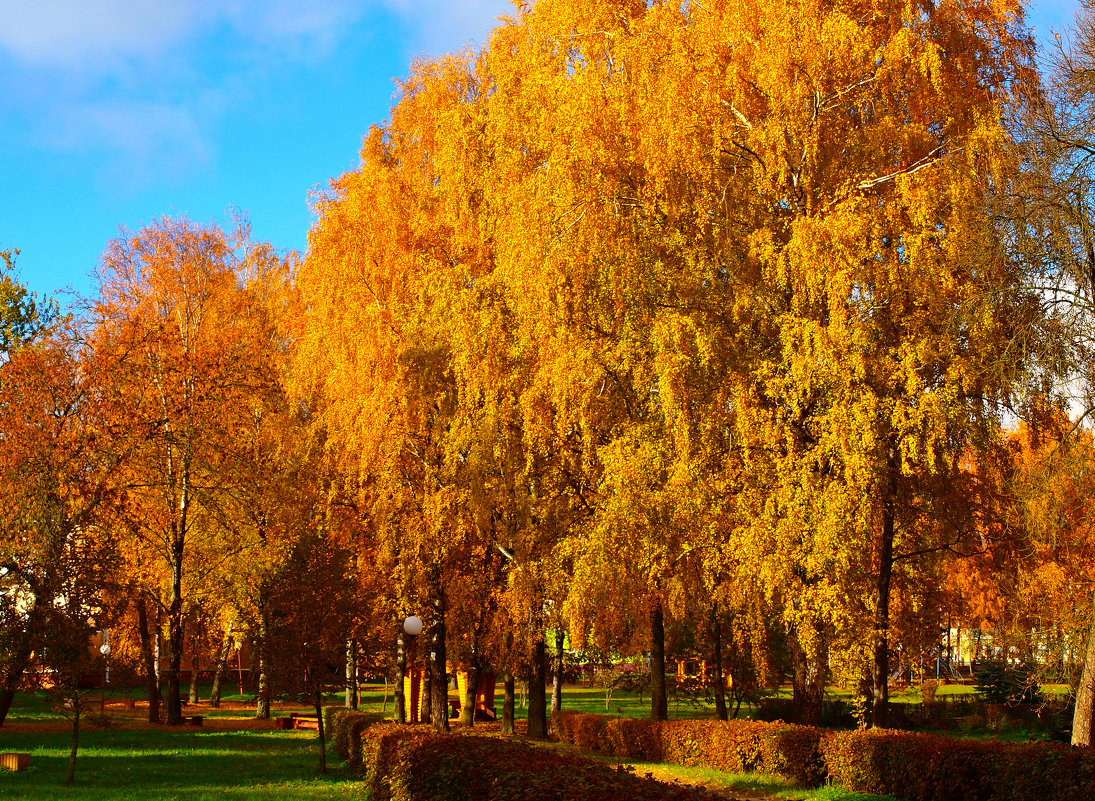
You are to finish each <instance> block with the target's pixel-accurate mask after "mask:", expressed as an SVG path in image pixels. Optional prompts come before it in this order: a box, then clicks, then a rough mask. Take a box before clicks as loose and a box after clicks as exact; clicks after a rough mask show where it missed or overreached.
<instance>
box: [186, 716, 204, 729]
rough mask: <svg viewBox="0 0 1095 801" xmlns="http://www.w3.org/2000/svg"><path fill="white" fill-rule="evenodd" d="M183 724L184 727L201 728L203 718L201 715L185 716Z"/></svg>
mask: <svg viewBox="0 0 1095 801" xmlns="http://www.w3.org/2000/svg"><path fill="white" fill-rule="evenodd" d="M182 722H183V725H184V726H201V725H202V716H201V715H183V719H182Z"/></svg>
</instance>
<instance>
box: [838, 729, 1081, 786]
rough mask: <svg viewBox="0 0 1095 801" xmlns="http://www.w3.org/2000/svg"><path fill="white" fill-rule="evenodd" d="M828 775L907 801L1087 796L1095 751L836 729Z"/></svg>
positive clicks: (1046, 744)
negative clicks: (837, 730) (839, 730)
mask: <svg viewBox="0 0 1095 801" xmlns="http://www.w3.org/2000/svg"><path fill="white" fill-rule="evenodd" d="M822 756H823V758H824V761H825V765H826V767H827V768H828V773H829V778H830V779H831V780H832V781H833V782H834V783H835V784H839V785H840V786H841V787H843V788H844V789H846V790H851V791H857V792H866V793H877V794H889V795H893V796H896V797H897V798H903V799H907V801H998V800H999V801H1090V800H1091V799H1092V798H1095V753H1093V752H1092V750H1091V749H1086V748H1085V749H1081V748H1072V747H1070V746H1067V745H1061V744H1058V743H1022V744H1018V743H1002V742H999V741H996V740H959V739H954V738H950V737H941V736H938V735H931V734H910V733H906V732H896V731H848V732H833V733H831V734H829V735H828V736H827V737H826V738H825V740H824V741H823V743H822Z"/></svg>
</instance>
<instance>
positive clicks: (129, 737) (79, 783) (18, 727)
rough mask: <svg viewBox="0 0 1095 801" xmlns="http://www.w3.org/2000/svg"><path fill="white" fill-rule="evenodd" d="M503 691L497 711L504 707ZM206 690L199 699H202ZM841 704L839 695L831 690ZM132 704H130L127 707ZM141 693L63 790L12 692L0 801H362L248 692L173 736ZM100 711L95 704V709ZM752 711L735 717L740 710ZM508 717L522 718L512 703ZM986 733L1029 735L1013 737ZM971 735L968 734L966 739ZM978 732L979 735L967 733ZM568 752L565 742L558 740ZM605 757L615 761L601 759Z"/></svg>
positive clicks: (56, 760) (90, 732) (377, 694)
mask: <svg viewBox="0 0 1095 801" xmlns="http://www.w3.org/2000/svg"><path fill="white" fill-rule="evenodd" d="M390 690H391V688H390V687H389V688H388V693H387V697H386V698H385V691H384V687H383V685H367V686H366V687H365V688H364V691H363V694H362V706H363V708H364V709H366V710H368V711H375V712H386V713H387V714H389V715H390V714H391V713H392V708H393V702H392V697H391V692H390ZM500 690H501V688H499V694H498V696H497V697H496V708H498V709H499V711H500V709H501V702H502V699H501V692H500ZM970 692H972V688H971V687H969V686H966V685H944V686H943V687H940V693H941V694H948V695H950V694H958V693H961V694H965V693H970ZM207 693H208V688H202V694H201V697H203V698H204V697H207ZM834 695H837V696H839V691H838V692H837V693H834ZM127 698H129V699H133V700H134V701H136V702H137V703H136V707H135V708H132V709H130V708H128V707H127V705H126V704H125V703H124V701H125V699H127ZM142 698H143V691H142V690H141V689H133V690H126V691H121V690H117V689H114V690H111V692H110V693H109V694H108V695H107V696H106V705H105V716H104V720H103V723H104V724H105V725H100V726H86V727H85V728H84V729H83V731H82V733H81V740H80V755H79V759H78V762H77V769H76V785H75V786H73V787H65V786H64V785H63V784H62V783H61V782H62V779H63V777H64V774H65V768H66V765H67V760H68V753H69V747H70V736H71V734H70V732H71V730H70V728H69V723H68V722H67V721H66V720H65V719H64V718H62V717H60V716H59V715H57V714H56V713H55V712H53V711H52V710H51V709H50V707H49V704H48V701H47V699H46V696H45V694H43V693H36V694H32V695H20V696H18V699H17V701H16V704H15V706H14V707H13V710H12V713H11V714H10V715H9V717H8V722H7V723H6V724H5V726H4V727H2V728H0V752H4V751H22V752H29V753H30V754H31V767H30V769H29V770H27V771H23V772H20V773H10V772H8V771H3V770H0V799H8V798H12V799H17V798H27V799H32V798H33V799H39V798H50V799H59V800H61V801H69V800H70V799H71V800H72V801H85V800H90V799H95V800H96V801H99V800H100V799H101V800H102V801H121V800H122V799H163V801H167V799H180V801H200V800H204V799H218V800H220V799H224V798H228V799H231V798H247V799H266V798H270V799H273V798H278V799H290V800H292V799H321V798H322V799H324V800H325V801H328V800H330V801H337V800H338V799H342V798H345V799H349V798H355V799H362V798H364V789H363V787H362V784H361V782H360V781H358V780H357V779H356V778H355V777H353V776H352V775H350V774H348V773H347V772H346V771H345V770H344V769H343V768H342V766H341V765H340V764H339V760H338V758H337V757H335V756H334V755H333V754H330V753H329V755H328V761H329V763H331V764H330V767H329V773H328V774H327V775H326V776H319V775H318V774H317V773H316V764H317V755H316V750H315V746H316V744H315V734H314V733H313V732H293V731H278V730H275V729H274V728H273V723H272V722H271V721H255V720H254V718H253V715H254V707H253V700H252V698H251V697H250V696H249V695H246V694H243V695H241V694H239V693H238V692H237V693H231V694H227V695H225V696H224V697H223V702H224V707H223V708H222V709H220V710H210V709H208V707H206V706H205V705H204V704H199V705H198V707H197V708H194V707H188V708H187V710H186V711H187V713H188V714H200V715H203V716H204V717H205V726H204V727H203V728H200V729H198V728H192V727H184V728H172V727H167V726H159V725H151V724H148V723H147V722H146V721H145V720H144V718H146V717H147V709H146V708H145V707H143V705H142V702H141V699H142ZM918 698H919V693H918V690H917V688H911V689H909V690H908V691H905V692H904V693H896V694H895V700H901V701H906V700H907V701H915V700H917V699H918ZM341 700H342V696H341V695H337V696H336V695H331V696H329V697H328V698H327V699H326V701H327V703H338V702H340V701H341ZM563 706H564V709H570V710H576V711H583V712H595V713H601V714H604V713H605V694H604V691H603V690H600V689H597V688H587V687H569V686H568V687H567V688H566V690H565V692H564V697H563ZM92 711H93V713H96V714H97V713H98V708H97V707H96V708H95V709H93V710H92ZM290 711H310V710H308V709H307V707H305V706H303V705H290V704H278V705H276V706H275V711H274V714H275V715H284V714H288V712H290ZM751 711H752V710H749V709H743V712H744V713H745V714H750V713H751ZM608 714H613V715H619V716H621V717H636V718H640V717H647V716H648V715H649V714H650V698H649V695H648V694H645V695H643V696H642V698H641V699H640V697H639V696H638V695H637V694H635V693H630V692H615V693H613V695H612V697H611V699H610V700H609V704H608ZM712 714H713V712H712V710H711V709H710V707H709V706H708V705H706V704H702V703H700V704H696V703H690V702H689V701H687V700H686V699H684V698H677V699H671V700H670V717H671V718H695V717H711V716H712ZM516 715H517V717H518V719H523V718H525V717H526V716H527V710H526V708H525V707H524V706H523V705H522V703H521V698H520V696H519V697H518V703H517V709H516ZM1008 734H1009V733H1008V732H997V733H995V734H994V736H997V737H1002V738H1003V739H1015V738H1018V739H1026V738H1027V737H1026V733H1025V732H1020V731H1017V732H1015V738H1008V736H1007V735H1008ZM967 736H969V734H968V733H967ZM975 736H976V735H975ZM552 747H556V748H561V749H568V748H571V747H572V746H569V745H565V744H554V745H553V746H552ZM606 761H614V760H612V759H610V758H609V759H607V760H606ZM634 767H635V770H636V772H637V773H639V774H640V775H642V774H644V773H650V774H652V775H653V776H654V777H655V778H657V779H660V780H663V781H683V782H689V783H698V784H703V785H705V786H707V787H709V788H711V789H718V790H720V791H721V792H723V793H726V794H727V795H728V797H744V798H764V797H776V798H781V799H793V800H794V801H881V800H880V798H879V797H878V796H867V795H863V794H854V793H847V792H845V791H843V790H840V789H839V788H835V787H826V788H821V789H818V790H801V789H796V788H793V787H790V786H789V785H787V784H786V783H785V782H783V781H782V780H780V779H778V778H777V777H772V776H764V775H758V774H725V773H720V772H718V771H711V770H707V769H702V768H689V767H683V766H678V765H667V764H649V763H634Z"/></svg>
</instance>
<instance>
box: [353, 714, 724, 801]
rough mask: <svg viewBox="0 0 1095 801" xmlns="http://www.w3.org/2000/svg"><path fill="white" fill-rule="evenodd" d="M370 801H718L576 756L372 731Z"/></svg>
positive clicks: (491, 741)
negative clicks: (518, 800)
mask: <svg viewBox="0 0 1095 801" xmlns="http://www.w3.org/2000/svg"><path fill="white" fill-rule="evenodd" d="M362 743H363V750H364V752H365V763H366V766H367V770H366V777H365V782H366V786H367V788H368V791H369V793H370V798H371V799H373V801H472V799H475V800H476V801H478V800H479V799H482V800H483V801H516V799H520V800H521V801H604V799H611V800H612V801H716V796H713V795H712V794H710V793H708V792H707V791H705V790H702V789H700V788H697V787H692V786H688V785H680V784H663V783H661V782H656V781H654V780H652V779H648V778H640V777H638V776H635V775H634V774H632V773H630V772H628V771H626V770H623V769H616V768H612V767H611V766H608V765H604V764H602V763H600V762H595V761H593V760H591V759H587V758H585V757H581V756H578V755H576V754H560V753H558V752H555V751H552V750H550V749H546V748H536V747H533V746H530V745H526V744H523V743H520V742H517V741H514V740H501V739H498V738H494V737H478V736H475V735H468V736H458V735H453V734H449V735H439V734H434V733H432V732H430V731H429V730H426V729H424V728H417V727H416V728H411V727H407V726H398V725H395V724H392V725H382V726H371V727H369V728H368V729H366V730H365V732H364V733H363V734H362Z"/></svg>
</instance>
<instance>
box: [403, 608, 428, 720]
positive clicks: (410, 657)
mask: <svg viewBox="0 0 1095 801" xmlns="http://www.w3.org/2000/svg"><path fill="white" fill-rule="evenodd" d="M422 628H423V626H422V618H420V617H419V616H418V615H411V616H410V617H408V618H407V619H406V620H404V621H403V633H404V634H406V635H407V662H408V664H409V668H410V676H411V697H410V698H408V699H406V700H405V702H404V703H405V704H407V705H408V706H409V707H410V710H409V711H410V715H409V716H408V717H410V722H411V723H415V722H417V721H418V719H419V715H418V706H419V699H418V697H417V694H416V693H415V688H416V687H420V686H421V685H420V683H419V681H418V680H417V677H416V676H415V673H414V671H415V638H416V637H418V635H419V634H421V633H422ZM403 672H404V674H406V673H407V670H406V669H405V670H404V671H403ZM401 689H402V688H401ZM404 715H406V712H404Z"/></svg>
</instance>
